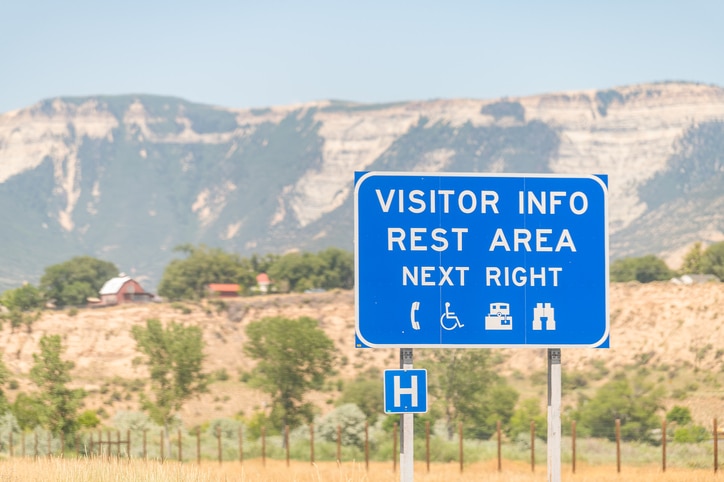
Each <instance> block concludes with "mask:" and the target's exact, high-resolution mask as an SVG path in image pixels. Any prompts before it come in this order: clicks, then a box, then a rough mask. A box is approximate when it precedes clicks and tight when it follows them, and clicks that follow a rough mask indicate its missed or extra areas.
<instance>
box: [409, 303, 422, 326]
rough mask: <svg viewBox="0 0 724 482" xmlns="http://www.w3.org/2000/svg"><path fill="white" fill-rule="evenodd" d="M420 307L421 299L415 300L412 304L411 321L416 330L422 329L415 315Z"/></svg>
mask: <svg viewBox="0 0 724 482" xmlns="http://www.w3.org/2000/svg"><path fill="white" fill-rule="evenodd" d="M419 309H420V302H419V301H413V302H412V306H411V307H410V323H412V328H413V329H415V330H419V329H420V322H419V321H417V320H416V319H415V318H416V317H415V315H416V314H417V310H419Z"/></svg>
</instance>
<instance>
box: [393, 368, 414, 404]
mask: <svg viewBox="0 0 724 482" xmlns="http://www.w3.org/2000/svg"><path fill="white" fill-rule="evenodd" d="M393 378H394V384H395V392H394V393H395V407H401V406H402V402H401V401H400V398H401V397H402V395H410V396H411V397H412V404H411V405H412V406H413V407H417V375H412V376H411V377H410V384H411V386H410V388H402V387H401V386H400V377H399V375H396V376H394V377H393Z"/></svg>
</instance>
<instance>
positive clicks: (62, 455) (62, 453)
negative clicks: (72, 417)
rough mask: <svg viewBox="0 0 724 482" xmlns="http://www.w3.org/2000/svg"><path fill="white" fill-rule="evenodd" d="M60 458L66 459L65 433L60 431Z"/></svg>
mask: <svg viewBox="0 0 724 482" xmlns="http://www.w3.org/2000/svg"><path fill="white" fill-rule="evenodd" d="M60 458H61V459H62V458H65V433H64V432H63V431H62V430H61V431H60Z"/></svg>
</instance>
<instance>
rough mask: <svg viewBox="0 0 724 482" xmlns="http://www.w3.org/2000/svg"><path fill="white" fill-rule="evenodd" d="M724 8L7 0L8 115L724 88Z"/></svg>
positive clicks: (4, 101) (0, 64)
mask: <svg viewBox="0 0 724 482" xmlns="http://www.w3.org/2000/svg"><path fill="white" fill-rule="evenodd" d="M723 20H724V2H722V1H715V0H712V1H697V0H693V1H675V2H674V1H656V2H654V1H640V2H633V1H631V0H629V1H617V0H616V1H605V2H603V1H599V2H589V1H585V0H578V1H555V0H549V1H503V0H500V1H477V2H475V1H454V0H447V1H436V2H429V1H424V0H418V1H414V2H413V1H392V0H389V1H378V0H368V1H355V2H349V1H324V0H307V1H303V2H291V1H259V0H257V1H244V0H241V1H225V0H205V1H203V2H200V1H198V2H190V1H185V0H174V1H153V0H143V1H137V0H125V1H102V0H100V1H99V0H67V1H55V0H53V1H50V0H47V1H43V0H6V1H3V2H0V112H6V111H9V110H12V109H17V108H21V107H27V106H29V105H31V104H33V103H35V102H37V101H39V100H41V99H45V98H50V97H56V96H86V95H95V94H128V93H148V94H160V95H170V96H177V97H182V98H185V99H187V100H191V101H195V102H201V103H208V104H215V105H221V106H226V107H260V106H267V105H278V104H289V103H294V102H306V101H312V100H321V99H344V100H353V101H360V102H390V101H399V100H413V99H419V100H425V99H432V98H459V97H472V98H482V99H486V98H497V97H502V96H522V95H529V94H537V93H544V92H556V91H562V90H578V89H591V88H608V87H614V86H618V85H627V84H633V83H639V82H649V81H663V80H688V81H697V82H704V83H712V84H717V85H720V86H724V28H723V27H722V21H723Z"/></svg>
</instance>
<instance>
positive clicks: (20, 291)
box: [0, 284, 44, 333]
mask: <svg viewBox="0 0 724 482" xmlns="http://www.w3.org/2000/svg"><path fill="white" fill-rule="evenodd" d="M0 302H1V303H2V304H3V305H4V306H5V307H6V308H7V309H8V310H9V311H8V312H7V313H4V314H2V315H0V318H2V319H5V320H9V321H10V327H11V331H12V332H14V331H15V328H17V327H19V326H21V325H25V326H26V328H27V330H28V333H30V331H31V330H32V325H33V323H34V322H35V321H37V320H38V318H40V311H41V310H42V308H43V305H44V300H43V293H42V292H41V291H40V290H39V289H38V288H36V287H35V286H33V285H31V284H24V285H23V286H21V287H19V288H15V289H11V290H7V291H5V292H3V294H2V296H0Z"/></svg>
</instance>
